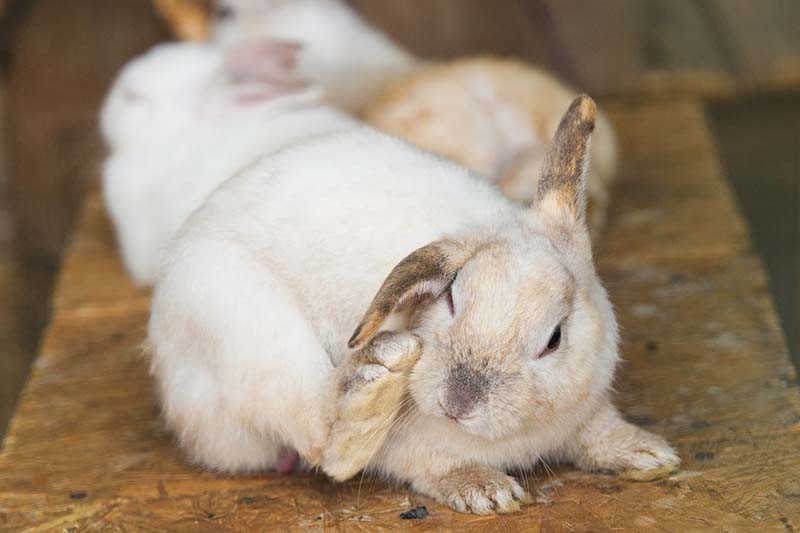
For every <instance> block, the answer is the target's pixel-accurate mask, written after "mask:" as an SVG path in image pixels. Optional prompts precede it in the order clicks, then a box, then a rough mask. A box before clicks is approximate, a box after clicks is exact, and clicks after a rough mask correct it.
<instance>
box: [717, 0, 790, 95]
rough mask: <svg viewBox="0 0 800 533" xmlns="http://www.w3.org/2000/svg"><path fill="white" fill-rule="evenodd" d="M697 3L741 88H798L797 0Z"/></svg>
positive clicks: (725, 0) (738, 0)
mask: <svg viewBox="0 0 800 533" xmlns="http://www.w3.org/2000/svg"><path fill="white" fill-rule="evenodd" d="M702 5H703V8H704V9H706V10H707V11H708V20H709V21H711V26H712V30H713V31H715V32H717V34H718V35H719V40H720V43H721V46H722V47H723V48H724V49H725V50H726V52H727V55H728V56H729V57H730V61H731V67H732V69H733V72H734V75H735V76H736V77H737V78H739V79H740V84H741V85H743V86H744V87H743V88H745V89H749V90H751V91H752V90H769V89H772V88H778V89H783V90H792V89H793V90H797V88H798V87H800V2H797V1H796V0H762V1H758V2H753V1H751V0H709V1H707V2H703V3H702Z"/></svg>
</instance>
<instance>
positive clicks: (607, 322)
mask: <svg viewBox="0 0 800 533" xmlns="http://www.w3.org/2000/svg"><path fill="white" fill-rule="evenodd" d="M595 114H596V109H595V105H594V102H592V100H591V99H590V98H589V97H587V96H582V97H579V98H578V99H576V100H575V101H574V102H573V104H572V105H571V106H570V108H569V110H568V111H567V112H566V114H565V116H564V118H563V119H562V121H561V124H560V126H559V128H558V131H557V133H556V134H555V137H554V139H553V141H552V144H551V146H550V148H549V152H548V155H547V157H546V160H545V163H544V168H543V171H542V179H541V180H540V185H539V189H538V194H537V199H536V201H535V202H534V205H533V206H532V207H531V208H530V209H522V208H520V210H519V211H518V212H515V213H514V214H513V216H510V217H509V219H508V220H506V221H502V222H498V223H497V225H496V226H494V227H491V228H484V229H483V230H480V231H477V232H476V231H475V230H471V231H470V232H469V233H467V234H464V235H460V236H453V237H452V238H449V239H445V240H441V241H437V242H433V243H430V244H428V245H426V246H424V247H422V248H420V249H418V250H416V251H414V252H413V253H411V254H410V255H409V256H407V257H406V258H405V259H403V260H402V261H401V262H400V263H399V264H398V265H397V266H396V267H395V268H394V269H393V270H392V272H391V273H390V274H389V276H388V277H387V279H386V280H385V281H384V283H383V286H382V287H381V288H380V290H379V291H378V293H377V295H376V296H375V298H374V300H373V302H372V304H371V305H370V307H369V309H368V310H367V312H366V315H365V317H364V319H363V320H362V322H361V324H360V325H359V326H358V328H357V329H356V331H355V333H354V335H353V337H352V338H351V340H350V346H351V347H358V346H362V345H364V344H365V343H366V342H368V341H369V340H370V339H371V338H372V337H373V336H374V335H375V334H376V333H377V332H378V331H379V330H380V329H381V327H385V326H384V322H385V321H386V320H387V318H389V317H390V316H394V317H396V316H398V314H399V315H400V316H402V315H405V316H407V317H408V320H409V321H408V323H407V324H408V327H409V328H410V329H411V330H412V331H414V332H415V333H416V334H417V335H418V336H419V337H420V338H421V339H422V343H423V353H422V356H421V357H420V359H419V362H418V363H417V364H416V366H415V367H414V369H413V370H412V372H411V374H410V378H409V390H410V394H411V396H412V398H413V400H414V401H415V403H416V405H417V406H418V408H419V410H420V411H421V412H422V413H424V414H426V415H430V416H433V417H439V418H440V419H441V420H442V423H445V424H451V425H452V427H454V428H455V427H456V426H454V424H457V425H458V426H459V427H460V429H461V430H462V431H463V432H465V433H468V434H471V435H475V436H481V437H484V438H488V439H501V438H505V437H509V436H511V435H513V434H515V433H517V432H519V431H520V430H522V429H523V428H526V429H530V428H535V427H540V428H542V429H543V430H546V429H547V428H548V427H549V428H552V427H553V426H554V425H564V426H566V425H567V424H569V422H570V421H572V422H573V423H574V422H575V420H577V419H578V417H579V416H585V413H586V410H587V409H588V408H591V406H592V405H593V403H594V401H596V400H598V399H599V398H601V397H602V396H603V395H604V394H606V392H607V390H608V388H609V387H610V383H611V380H612V378H613V374H614V369H615V366H616V362H617V357H618V355H617V324H616V320H615V318H614V314H613V311H612V308H611V304H610V303H609V300H608V297H607V295H606V292H605V290H604V289H603V287H602V286H601V284H600V281H599V278H598V276H597V274H596V273H595V269H594V265H593V261H592V253H591V245H590V242H589V237H588V232H587V228H586V220H585V217H586V213H585V211H586V205H585V204H586V200H585V187H586V183H585V180H586V164H587V163H586V162H587V154H588V149H589V141H590V136H591V132H592V130H593V128H594V121H595ZM447 419H450V420H449V421H448V420H447Z"/></svg>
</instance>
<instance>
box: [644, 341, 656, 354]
mask: <svg viewBox="0 0 800 533" xmlns="http://www.w3.org/2000/svg"><path fill="white" fill-rule="evenodd" d="M644 347H645V348H647V351H648V352H656V351H658V343H657V342H656V341H647V344H645V345H644Z"/></svg>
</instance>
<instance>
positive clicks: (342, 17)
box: [212, 0, 417, 112]
mask: <svg viewBox="0 0 800 533" xmlns="http://www.w3.org/2000/svg"><path fill="white" fill-rule="evenodd" d="M215 6H216V7H215V11H214V21H215V23H214V25H213V27H212V39H213V40H214V41H215V42H217V43H218V44H220V45H222V46H223V47H225V48H228V47H231V46H238V45H239V44H241V43H242V42H249V41H253V40H259V39H264V38H267V39H277V40H281V41H289V42H292V41H295V42H298V43H300V44H302V46H303V51H302V53H301V54H300V55H299V57H298V62H297V67H296V70H297V74H298V75H299V76H301V77H305V78H308V79H309V80H312V81H314V82H315V83H318V84H320V85H321V86H322V87H324V88H325V98H326V102H327V103H330V104H331V105H334V106H336V107H338V108H340V109H344V110H347V111H351V112H355V111H358V110H359V109H361V108H362V107H363V105H364V102H365V101H368V100H369V99H371V98H372V97H373V96H375V95H376V93H377V92H378V91H380V90H381V89H383V88H384V87H385V86H386V84H387V83H389V82H390V81H392V80H395V79H399V78H401V77H403V76H405V75H406V74H408V73H410V72H412V71H413V70H414V69H415V68H416V65H417V60H416V59H415V58H414V57H413V56H412V55H411V54H410V53H408V52H407V51H406V50H404V49H403V48H402V47H400V46H398V45H397V44H395V43H394V42H393V41H392V40H391V39H389V38H388V37H387V36H386V35H385V34H383V32H381V31H379V30H377V29H376V28H373V27H372V26H370V25H369V24H367V23H366V22H365V21H364V20H363V19H362V18H361V17H360V16H359V15H358V14H357V13H356V12H355V11H354V10H353V9H352V8H350V7H349V6H348V5H346V4H345V3H343V2H340V1H339V0H218V1H217V2H216V4H215Z"/></svg>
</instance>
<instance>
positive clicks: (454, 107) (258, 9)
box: [212, 0, 617, 240]
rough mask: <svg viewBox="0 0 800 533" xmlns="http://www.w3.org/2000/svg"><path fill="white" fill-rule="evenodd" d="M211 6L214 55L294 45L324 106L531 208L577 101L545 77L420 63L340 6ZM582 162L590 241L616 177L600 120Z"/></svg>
mask: <svg viewBox="0 0 800 533" xmlns="http://www.w3.org/2000/svg"><path fill="white" fill-rule="evenodd" d="M217 4H218V5H219V10H218V13H220V14H219V15H218V16H216V17H215V18H214V26H213V32H212V37H213V39H214V41H215V42H217V43H218V44H220V45H221V46H224V47H225V46H232V45H235V44H236V43H241V42H247V41H248V40H250V39H254V38H260V39H265V38H266V39H285V40H291V41H294V42H297V43H300V44H302V45H303V50H302V52H301V53H300V54H299V59H298V64H297V69H298V71H299V72H300V74H301V75H302V76H304V77H306V78H308V79H310V80H313V81H314V82H316V83H318V84H320V85H321V86H322V87H325V89H326V92H327V93H328V100H329V102H330V103H331V104H332V105H334V106H337V107H341V108H344V109H348V110H351V111H355V112H360V113H362V114H363V118H364V120H366V121H367V122H368V123H369V124H371V125H372V126H374V127H376V128H378V129H379V130H381V131H385V132H386V133H390V134H392V135H394V136H397V137H400V138H403V139H406V140H408V141H411V142H412V143H414V144H416V145H417V146H420V147H422V148H424V149H426V150H430V151H432V152H434V153H437V154H441V155H444V156H446V157H448V158H450V159H452V160H453V161H456V162H458V163H461V164H462V165H465V166H466V167H468V168H469V169H471V170H473V171H475V172H477V173H478V174H480V175H482V176H486V177H487V178H489V179H490V180H492V182H494V183H495V184H496V185H497V186H498V187H499V188H500V189H501V190H502V191H503V193H504V194H506V195H507V196H508V197H509V198H511V199H513V200H516V201H519V202H523V203H530V202H532V201H533V200H534V198H535V194H536V190H537V184H538V178H539V173H540V171H541V165H542V160H543V158H544V154H545V151H546V148H547V144H548V142H549V141H550V139H551V138H552V136H553V133H554V132H555V129H556V126H558V123H559V120H560V119H561V116H562V115H563V114H564V111H566V109H567V107H568V106H569V104H570V102H571V101H572V100H573V99H574V98H575V97H576V96H577V93H576V92H575V91H574V90H572V89H571V88H569V87H567V86H566V85H564V84H563V83H561V82H560V81H558V80H557V79H555V78H554V77H553V76H551V75H549V74H547V73H546V72H544V71H543V70H540V69H537V68H535V67H533V66H531V65H527V64H525V63H523V62H520V61H512V60H506V59H500V58H494V57H475V58H466V59H457V60H453V61H443V62H434V63H425V62H422V61H419V60H418V59H416V58H414V57H413V56H412V55H411V54H410V53H409V52H407V51H406V50H404V49H403V48H402V47H401V46H400V45H399V44H398V43H396V42H394V41H392V39H391V38H390V37H389V36H387V35H385V34H384V33H382V32H381V31H380V30H379V29H377V28H375V27H373V26H371V25H370V24H369V23H368V22H366V21H365V20H363V19H362V18H361V16H360V15H359V14H358V13H357V12H356V11H355V10H354V9H353V8H352V6H350V5H348V4H347V3H346V2H343V1H341V0H291V1H286V0H218V1H217ZM353 80H357V81H356V82H355V83H354V82H353ZM590 152H591V156H590V157H591V163H592V164H591V165H590V170H589V179H588V182H587V183H588V184H587V188H588V189H587V198H588V201H589V211H588V217H587V218H588V223H589V230H590V232H591V235H592V238H593V239H595V240H596V239H597V238H598V237H599V235H600V234H601V232H602V229H603V227H604V226H605V221H606V213H607V210H608V204H609V194H610V188H611V183H612V181H613V179H614V178H615V176H616V171H617V168H616V167H617V149H616V141H615V137H614V131H613V128H612V127H611V124H610V123H609V121H608V120H607V119H606V118H605V116H603V115H602V114H599V115H598V118H597V128H596V131H595V134H594V142H593V143H592V147H591V150H590Z"/></svg>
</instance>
